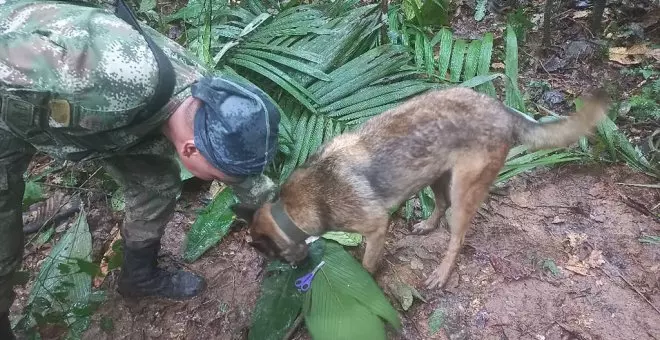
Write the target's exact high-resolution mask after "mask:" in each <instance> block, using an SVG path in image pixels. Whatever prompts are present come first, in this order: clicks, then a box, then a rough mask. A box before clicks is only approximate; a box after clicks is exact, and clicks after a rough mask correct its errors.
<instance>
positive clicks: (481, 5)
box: [474, 0, 488, 21]
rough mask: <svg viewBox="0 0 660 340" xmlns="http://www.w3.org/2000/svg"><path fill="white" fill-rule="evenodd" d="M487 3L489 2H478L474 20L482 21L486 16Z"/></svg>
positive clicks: (484, 0)
mask: <svg viewBox="0 0 660 340" xmlns="http://www.w3.org/2000/svg"><path fill="white" fill-rule="evenodd" d="M486 3H488V1H487V0H477V6H476V8H475V11H474V20H476V21H481V20H483V19H484V17H485V16H486Z"/></svg>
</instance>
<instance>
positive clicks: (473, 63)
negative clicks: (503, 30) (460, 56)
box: [463, 40, 481, 80]
mask: <svg viewBox="0 0 660 340" xmlns="http://www.w3.org/2000/svg"><path fill="white" fill-rule="evenodd" d="M479 57H481V41H480V40H472V42H470V45H469V46H468V49H467V55H466V56H465V72H464V73H463V80H470V79H472V78H473V77H474V76H475V75H476V74H477V65H478V63H479Z"/></svg>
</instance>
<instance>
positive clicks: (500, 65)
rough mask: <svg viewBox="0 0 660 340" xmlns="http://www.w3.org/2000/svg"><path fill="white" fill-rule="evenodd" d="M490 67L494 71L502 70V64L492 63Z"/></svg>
mask: <svg viewBox="0 0 660 340" xmlns="http://www.w3.org/2000/svg"><path fill="white" fill-rule="evenodd" d="M490 66H491V67H492V68H494V69H500V70H503V69H504V63H499V62H498V63H493V64H491V65H490Z"/></svg>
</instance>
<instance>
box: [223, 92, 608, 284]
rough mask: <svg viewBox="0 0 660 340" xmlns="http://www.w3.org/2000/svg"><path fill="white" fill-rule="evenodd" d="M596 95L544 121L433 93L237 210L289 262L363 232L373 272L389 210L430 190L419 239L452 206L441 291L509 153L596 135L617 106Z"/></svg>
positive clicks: (436, 276)
mask: <svg viewBox="0 0 660 340" xmlns="http://www.w3.org/2000/svg"><path fill="white" fill-rule="evenodd" d="M598 93H599V94H598V95H595V96H590V97H588V98H586V99H585V101H584V106H583V108H582V109H581V110H579V111H578V112H576V113H575V114H574V115H572V116H570V117H568V118H562V119H561V120H558V121H553V122H546V123H537V122H535V121H533V120H531V119H527V118H525V117H524V116H522V115H521V114H518V113H516V112H514V111H511V110H509V109H508V108H506V107H505V106H504V105H502V104H501V103H500V102H498V101H497V100H496V99H494V98H492V97H489V96H486V95H484V94H481V93H478V92H476V91H473V90H471V89H468V88H461V87H455V88H450V89H445V90H433V91H429V92H426V93H424V94H421V95H418V96H416V97H414V98H412V99H409V100H407V101H406V102H404V103H403V104H401V105H399V106H398V107H395V108H393V109H390V110H388V111H386V112H384V113H382V114H380V115H378V116H376V117H373V118H371V119H370V120H368V121H367V122H365V123H364V124H363V125H362V126H361V127H359V128H358V129H356V130H355V131H351V132H346V133H344V134H342V135H339V136H337V137H335V138H334V139H333V140H331V141H329V142H327V143H325V144H324V145H323V146H322V147H321V148H320V149H319V150H318V151H317V152H316V153H315V154H314V155H312V156H311V157H310V159H309V160H308V161H307V162H306V164H304V165H303V166H301V167H300V168H298V169H296V170H295V171H294V172H293V173H292V175H291V176H290V177H289V179H288V180H287V181H286V182H285V183H284V184H283V185H282V187H281V189H280V192H279V197H278V198H277V199H276V201H275V202H272V203H265V204H263V205H262V206H261V207H258V209H256V207H247V206H242V205H240V204H239V205H236V206H234V207H233V211H234V213H235V214H236V215H237V217H238V218H239V219H243V220H245V221H246V222H247V223H248V225H249V232H250V235H251V237H252V241H251V242H250V244H251V245H252V246H254V247H255V248H256V249H257V250H259V251H260V252H261V253H263V254H264V255H266V256H267V257H269V258H282V259H284V260H285V261H287V262H289V263H291V264H297V263H300V262H301V261H302V260H304V259H305V258H306V257H307V252H308V247H307V244H306V242H305V239H307V238H308V237H310V236H318V235H322V234H323V233H325V232H326V231H330V230H338V231H349V232H357V233H360V234H362V235H363V236H364V237H365V238H366V243H367V244H366V248H365V252H364V256H363V259H362V265H363V266H364V268H365V269H366V270H368V271H369V272H370V273H372V274H373V273H374V272H375V270H376V267H377V263H378V261H379V258H380V256H381V253H382V251H383V246H384V243H385V236H386V233H387V228H388V222H389V214H388V211H389V210H390V209H391V208H393V207H397V206H399V205H400V204H402V203H403V202H405V200H407V199H409V198H410V197H411V196H412V195H414V194H415V193H417V192H419V191H420V190H421V189H423V188H424V187H426V186H430V187H431V188H432V189H433V193H434V196H435V202H436V207H435V209H434V211H433V213H432V215H431V217H430V218H429V219H427V220H426V221H422V222H420V223H417V224H416V225H415V226H414V227H413V233H415V234H420V235H421V234H425V233H428V232H430V231H432V230H434V229H435V228H437V227H438V224H439V222H440V219H441V217H442V216H444V214H445V211H446V209H447V208H448V207H449V205H451V207H452V211H451V214H449V216H448V218H447V220H448V224H449V229H450V231H451V238H450V241H449V247H448V249H447V250H446V254H445V256H444V259H443V260H442V262H441V264H440V266H439V267H438V268H437V269H435V271H434V272H433V273H432V274H431V275H430V276H429V277H428V279H427V281H426V285H427V288H429V289H432V288H434V287H439V288H441V287H442V286H443V285H444V284H445V282H446V281H447V279H448V277H449V274H450V273H451V270H452V269H453V267H454V264H455V262H456V256H457V255H458V253H459V251H460V249H461V247H462V244H463V239H464V237H465V233H466V231H467V230H468V228H469V226H470V224H471V220H472V217H473V216H474V214H475V213H476V211H477V209H478V207H479V206H480V204H481V203H482V201H483V200H484V199H485V198H486V196H487V194H488V192H489V189H490V187H491V185H492V183H493V181H494V180H495V178H496V177H497V175H498V173H499V171H500V169H501V168H502V166H503V165H504V162H505V159H506V157H507V154H508V151H509V149H510V148H511V147H513V146H514V145H516V144H523V145H526V146H527V147H528V150H530V151H532V150H538V149H542V148H554V147H564V146H568V145H569V144H571V143H574V142H576V141H577V140H578V139H579V138H580V137H581V136H584V135H587V134H589V133H590V131H591V129H592V128H593V127H594V126H595V125H596V124H597V122H598V121H599V120H600V119H601V118H602V117H604V115H605V113H606V110H607V107H608V105H609V101H608V100H607V98H606V96H605V95H603V94H602V93H601V92H600V91H599V92H598Z"/></svg>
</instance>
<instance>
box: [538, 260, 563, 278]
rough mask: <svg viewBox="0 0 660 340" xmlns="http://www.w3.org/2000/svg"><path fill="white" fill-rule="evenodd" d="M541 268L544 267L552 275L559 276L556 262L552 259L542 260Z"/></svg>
mask: <svg viewBox="0 0 660 340" xmlns="http://www.w3.org/2000/svg"><path fill="white" fill-rule="evenodd" d="M542 267H543V269H546V270H548V271H550V273H552V276H559V268H557V264H556V263H555V261H554V260H553V259H545V260H543V265H542Z"/></svg>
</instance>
